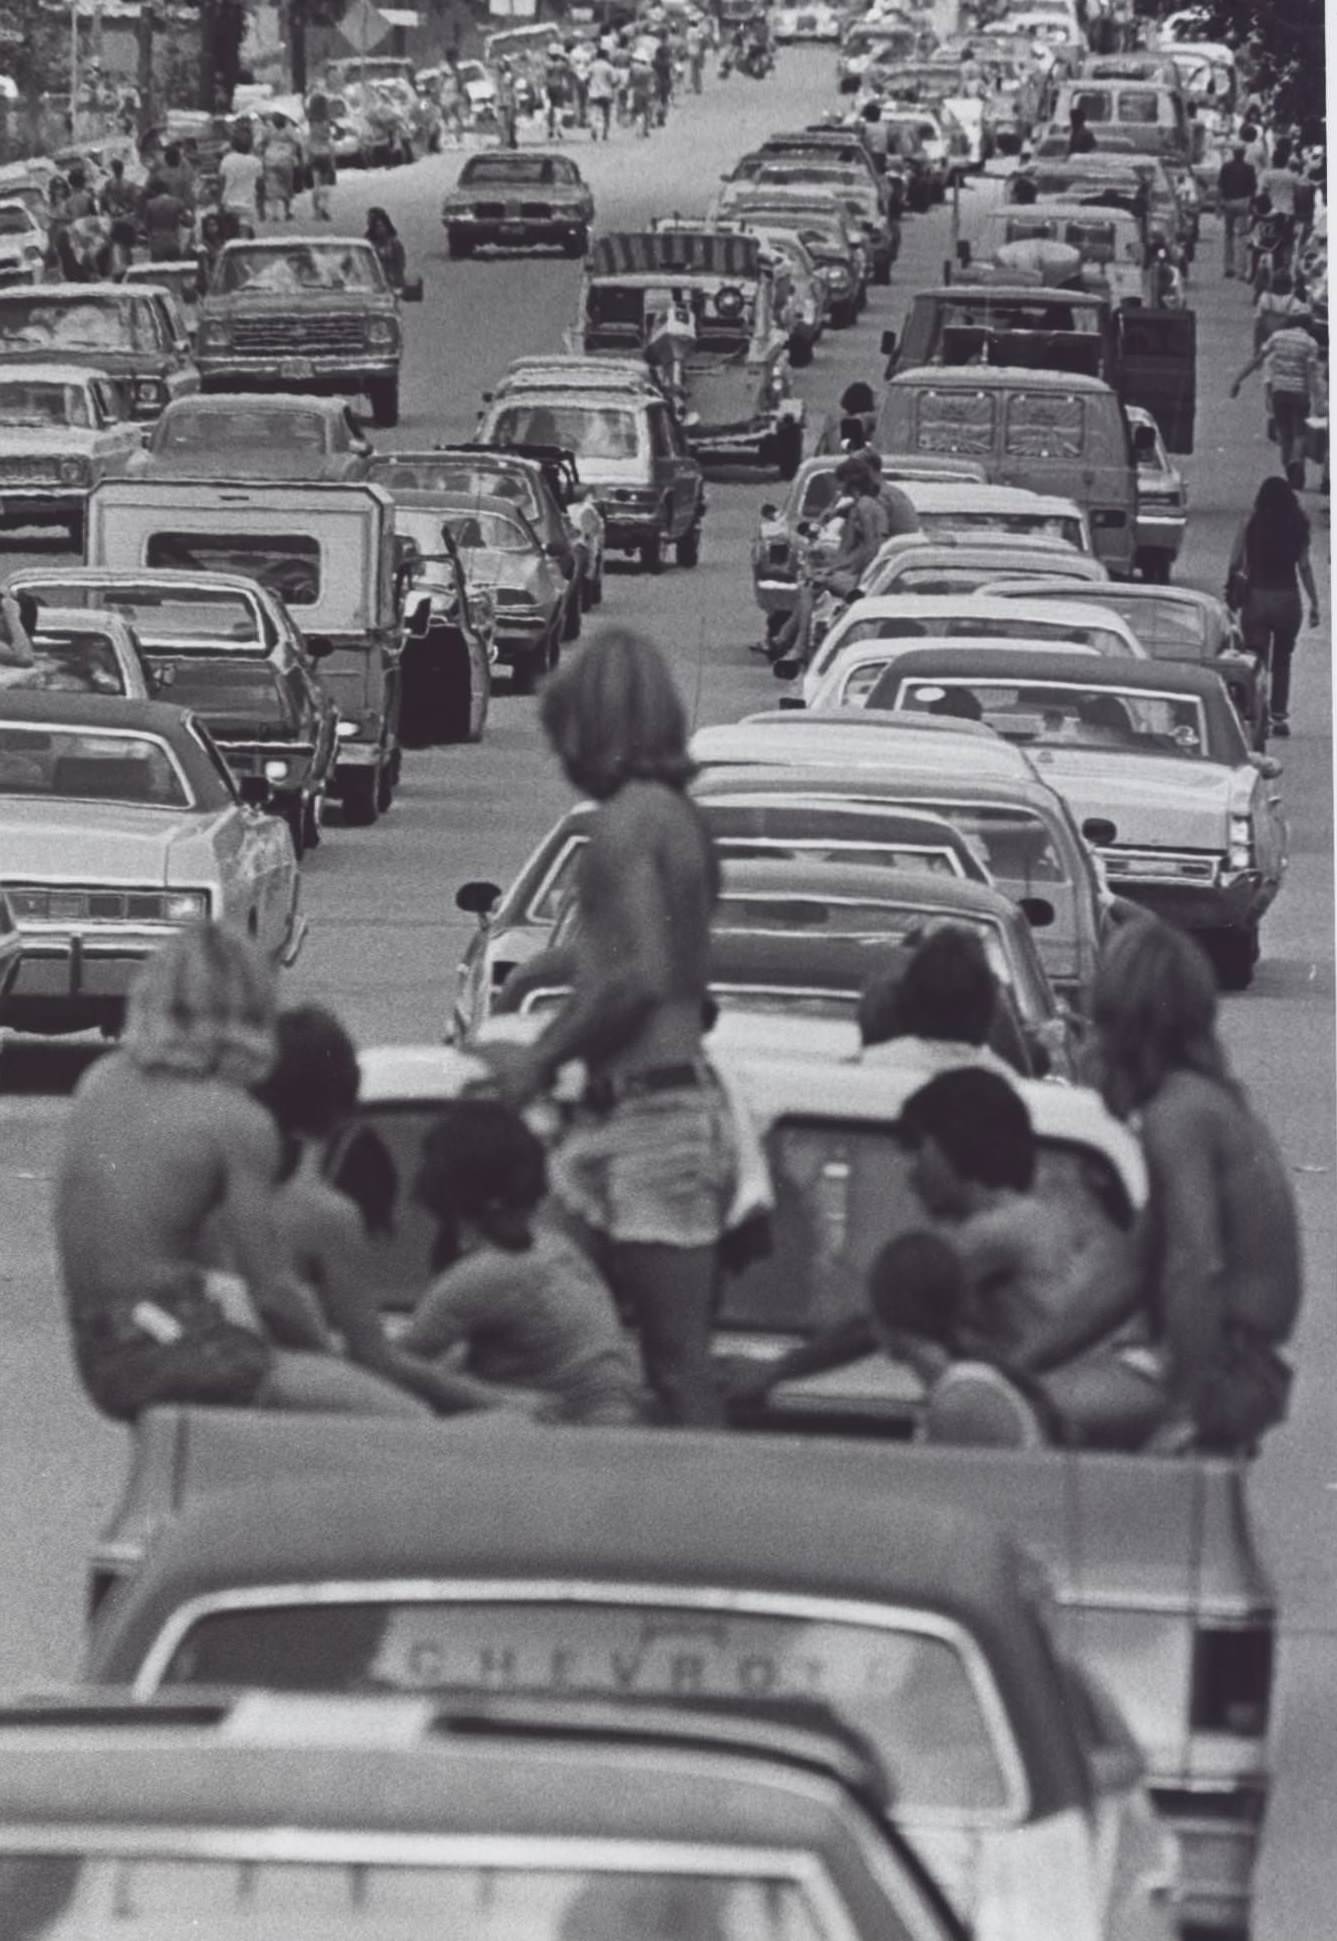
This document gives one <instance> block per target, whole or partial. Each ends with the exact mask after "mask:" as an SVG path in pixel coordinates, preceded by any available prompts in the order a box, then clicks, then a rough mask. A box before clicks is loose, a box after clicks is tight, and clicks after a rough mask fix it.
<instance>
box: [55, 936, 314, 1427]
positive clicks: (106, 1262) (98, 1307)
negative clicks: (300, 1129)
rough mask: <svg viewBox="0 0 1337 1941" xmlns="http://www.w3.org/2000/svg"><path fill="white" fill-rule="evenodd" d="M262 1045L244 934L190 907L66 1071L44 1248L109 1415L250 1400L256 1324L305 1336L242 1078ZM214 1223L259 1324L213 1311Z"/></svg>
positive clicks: (250, 1078)
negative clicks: (99, 1042) (191, 919)
mask: <svg viewBox="0 0 1337 1941" xmlns="http://www.w3.org/2000/svg"><path fill="white" fill-rule="evenodd" d="M274 1053H275V1027H274V986H273V977H272V973H271V972H270V970H269V967H268V965H267V964H266V963H265V962H264V960H263V959H262V957H261V956H260V954H259V952H258V951H257V950H256V949H255V947H254V945H252V944H251V943H249V942H248V941H247V940H246V939H244V938H241V937H238V936H236V935H235V934H234V933H233V932H231V931H228V930H224V929H223V928H222V927H221V926H220V925H218V924H214V923H197V924H192V925H191V926H190V927H189V928H187V929H184V930H182V931H180V932H178V933H177V935H175V936H174V937H172V938H170V939H169V941H168V942H167V943H165V944H164V945H163V946H162V947H161V949H159V950H158V951H157V952H156V953H155V954H154V956H153V957H151V958H149V959H148V961H147V962H146V963H145V964H144V965H143V967H142V968H141V969H140V971H139V973H138V975H137V977H136V979H135V982H134V984H133V986H132V988H131V992H130V996H129V1000H128V1003H127V1007H126V1019H125V1031H124V1035H123V1037H122V1039H121V1043H120V1045H119V1047H118V1048H117V1050H115V1051H114V1052H111V1053H110V1054H109V1055H108V1056H107V1057H105V1058H103V1059H101V1060H99V1062H98V1063H97V1064H96V1065H94V1066H92V1067H91V1068H90V1070H89V1071H88V1072H86V1073H85V1075H84V1077H83V1078H82V1079H81V1080H80V1082H79V1085H78V1087H77V1088H76V1091H75V1095H74V1099H73V1102H72V1104H71V1107H70V1112H69V1117H68V1119H67V1122H66V1127H65V1137H64V1142H63V1147H62V1151H61V1157H60V1161H59V1165H58V1169H57V1177H56V1200H55V1229H56V1250H57V1255H58V1258H59V1262H60V1273H61V1283H62V1288H63V1292H64V1298H65V1305H66V1311H67V1314H68V1317H69V1322H70V1328H71V1334H72V1337H73V1346H74V1355H75V1361H76V1363H77V1366H78V1370H79V1374H80V1377H81V1379H82V1381H83V1385H84V1388H85V1390H86V1391H87V1393H88V1395H89V1397H90V1398H91V1400H92V1401H93V1402H94V1403H95V1404H96V1406H97V1407H98V1408H99V1409H101V1410H102V1411H103V1413H104V1414H106V1415H109V1416H112V1417H113V1418H115V1419H117V1420H119V1421H131V1420H133V1419H134V1418H135V1417H136V1416H137V1415H138V1414H139V1413H140V1411H141V1410H142V1409H145V1408H147V1407H149V1406H150V1405H152V1404H154V1403H158V1402H197V1403H217V1404H223V1405H227V1406H231V1407H244V1406H246V1405H247V1404H250V1403H253V1402H256V1401H257V1400H258V1399H259V1396H260V1393H261V1391H262V1389H263V1386H264V1383H265V1381H266V1379H267V1377H268V1375H269V1372H270V1369H271V1367H272V1365H273V1360H274V1356H275V1352H276V1351H275V1349H274V1348H273V1347H272V1345H271V1342H270V1340H269V1339H268V1338H267V1333H266V1330H267V1329H269V1328H271V1327H272V1328H274V1329H275V1330H276V1331H278V1332H279V1333H280V1334H281V1335H282V1336H283V1337H284V1339H285V1340H288V1341H291V1342H293V1343H294V1344H296V1345H298V1346H299V1347H303V1348H304V1347H319V1346H321V1345H323V1344H322V1336H321V1330H320V1329H319V1328H318V1326H317V1325H316V1322H315V1319H314V1316H313V1314H312V1311H311V1308H310V1305H309V1303H308V1302H307V1301H306V1300H305V1298H304V1297H303V1296H302V1294H301V1292H300V1290H299V1289H298V1288H297V1287H296V1286H295V1285H294V1284H293V1282H292V1281H291V1280H290V1279H289V1277H288V1275H287V1274H286V1273H285V1272H284V1270H283V1266H282V1259H283V1255H282V1249H281V1247H280V1245H279V1241H278V1235H277V1231H276V1227H275V1221H274V1204H273V1201H274V1179H275V1174H276V1171H277V1164H278V1153H279V1146H278V1135H277V1133H276V1131H275V1129H274V1124H273V1121H272V1119H271V1118H270V1116H269V1114H268V1112H266V1111H265V1109H264V1107H263V1106H261V1105H259V1104H258V1103H257V1102H256V1100H255V1099H253V1098H252V1097H251V1096H250V1090H249V1088H250V1087H251V1086H253V1085H256V1084H259V1083H260V1081H261V1080H262V1079H264V1078H265V1076H266V1075H267V1073H268V1072H269V1070H270V1068H271V1067H272V1064H273V1061H274ZM220 1238H221V1240H222V1241H223V1242H224V1243H225V1244H226V1245H227V1247H228V1250H229V1253H230V1255H231V1259H232V1262H233V1265H234V1267H235V1270H236V1272H237V1273H238V1274H240V1276H241V1277H242V1279H243V1280H244V1282H245V1284H246V1288H247V1290H248V1294H249V1298H250V1302H251V1304H252V1307H253V1309H254V1311H255V1312H256V1313H258V1314H259V1315H260V1316H262V1317H263V1323H264V1325H263V1327H262V1326H259V1325H257V1326H251V1327H242V1326H238V1325H236V1324H235V1323H232V1322H230V1321H228V1319H227V1317H226V1315H225V1313H224V1311H223V1310H222V1308H221V1307H220V1306H219V1305H218V1303H217V1302H216V1301H214V1300H213V1299H212V1298H211V1296H210V1294H209V1292H208V1283H207V1274H208V1270H209V1269H210V1268H211V1267H212V1266H213V1264H214V1261H215V1257H216V1253H215V1249H216V1245H217V1243H218V1241H219V1239H220Z"/></svg>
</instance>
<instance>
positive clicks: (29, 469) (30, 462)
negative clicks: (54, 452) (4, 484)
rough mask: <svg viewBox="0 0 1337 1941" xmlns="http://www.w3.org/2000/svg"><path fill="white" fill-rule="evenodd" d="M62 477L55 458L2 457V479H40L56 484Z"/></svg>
mask: <svg viewBox="0 0 1337 1941" xmlns="http://www.w3.org/2000/svg"><path fill="white" fill-rule="evenodd" d="M59 478H60V465H59V461H58V460H57V459H54V458H0V479H40V480H42V481H43V482H45V483H46V484H54V483H55V482H56V481H57V480H58V479H59Z"/></svg>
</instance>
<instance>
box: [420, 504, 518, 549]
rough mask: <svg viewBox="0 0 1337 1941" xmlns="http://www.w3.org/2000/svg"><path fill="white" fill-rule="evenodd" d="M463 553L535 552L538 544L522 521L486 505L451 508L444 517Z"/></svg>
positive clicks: (447, 529) (442, 515)
mask: <svg viewBox="0 0 1337 1941" xmlns="http://www.w3.org/2000/svg"><path fill="white" fill-rule="evenodd" d="M440 523H441V524H442V525H443V526H444V528H445V530H446V531H447V532H449V534H450V536H451V538H452V539H453V540H454V541H455V544H456V545H457V546H458V547H459V549H460V551H461V552H465V553H467V552H484V551H486V552H493V553H532V552H533V551H534V546H535V541H534V538H533V535H532V534H531V533H529V532H527V531H526V530H525V528H524V527H523V526H522V525H521V524H520V521H519V520H518V519H514V518H512V517H511V515H510V514H509V513H508V512H500V511H497V510H495V509H494V508H492V507H489V506H485V505H473V506H450V507H448V508H447V509H445V510H444V511H443V512H442V514H441V515H440Z"/></svg>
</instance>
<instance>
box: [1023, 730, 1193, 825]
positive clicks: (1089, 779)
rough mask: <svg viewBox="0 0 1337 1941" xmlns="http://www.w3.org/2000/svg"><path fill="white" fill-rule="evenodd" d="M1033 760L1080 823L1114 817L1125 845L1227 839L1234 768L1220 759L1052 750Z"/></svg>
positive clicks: (1039, 752)
mask: <svg viewBox="0 0 1337 1941" xmlns="http://www.w3.org/2000/svg"><path fill="white" fill-rule="evenodd" d="M1031 759H1032V761H1033V762H1034V763H1035V766H1036V769H1037V770H1038V772H1039V774H1040V777H1041V779H1042V780H1043V781H1046V782H1048V783H1049V785H1050V787H1051V788H1056V789H1057V790H1058V792H1059V794H1060V795H1062V796H1063V797H1064V799H1065V800H1066V801H1067V803H1068V804H1069V806H1070V807H1071V809H1072V811H1073V814H1074V815H1075V816H1076V818H1077V820H1078V822H1079V823H1080V822H1081V821H1082V819H1083V818H1084V817H1087V816H1100V817H1102V818H1107V819H1108V820H1109V821H1111V822H1112V823H1113V824H1114V829H1115V837H1114V840H1115V842H1116V843H1117V844H1118V845H1119V846H1120V847H1123V846H1125V845H1131V846H1133V847H1145V848H1153V849H1166V848H1172V849H1177V848H1183V849H1219V848H1221V846H1222V844H1223V843H1224V842H1225V839H1226V833H1227V818H1228V816H1229V812H1230V786H1231V770H1230V769H1228V768H1226V767H1225V766H1224V765H1223V764H1222V763H1220V762H1188V761H1175V760H1173V759H1170V758H1161V757H1158V756H1155V755H1118V754H1104V753H1092V754H1070V753H1068V752H1067V751H1064V750H1059V749H1052V748H1041V749H1035V750H1033V751H1032V753H1031Z"/></svg>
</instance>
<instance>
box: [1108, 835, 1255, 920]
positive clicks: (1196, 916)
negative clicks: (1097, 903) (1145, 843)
mask: <svg viewBox="0 0 1337 1941" xmlns="http://www.w3.org/2000/svg"><path fill="white" fill-rule="evenodd" d="M1139 854H1140V855H1141V856H1143V857H1153V856H1154V852H1153V851H1147V850H1143V851H1140V852H1139ZM1100 856H1101V860H1102V862H1103V863H1104V866H1105V878H1106V881H1107V882H1108V884H1109V887H1110V889H1111V891H1112V892H1113V893H1114V894H1115V895H1116V896H1122V897H1127V899H1128V901H1129V902H1130V903H1140V904H1141V905H1142V906H1143V908H1144V909H1148V910H1152V911H1154V912H1155V914H1156V915H1157V916H1158V917H1163V918H1164V919H1165V921H1166V922H1167V923H1172V924H1174V925H1175V926H1176V928H1177V929H1180V930H1243V929H1246V928H1247V927H1248V926H1249V925H1250V924H1252V923H1256V922H1257V921H1258V920H1259V918H1260V917H1261V916H1262V915H1263V913H1264V911H1265V910H1266V909H1267V907H1268V905H1269V904H1270V903H1271V901H1272V899H1273V897H1274V896H1275V894H1276V887H1275V885H1272V884H1269V883H1266V882H1264V880H1263V877H1262V875H1261V874H1260V873H1259V871H1258V870H1256V869H1245V870H1236V871H1229V872H1227V871H1222V872H1221V873H1220V874H1219V875H1218V876H1217V877H1216V879H1215V880H1214V881H1208V880H1206V879H1203V880H1201V881H1197V882H1195V881H1190V880H1188V879H1186V878H1184V877H1175V876H1172V875H1171V874H1170V873H1169V872H1168V870H1167V873H1166V874H1165V875H1164V876H1153V875H1139V874H1137V873H1135V872H1134V871H1131V870H1130V869H1129V868H1128V867H1127V860H1128V859H1127V858H1125V857H1120V856H1119V855H1118V854H1117V853H1116V852H1115V851H1112V850H1107V849H1106V850H1101V852H1100Z"/></svg>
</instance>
